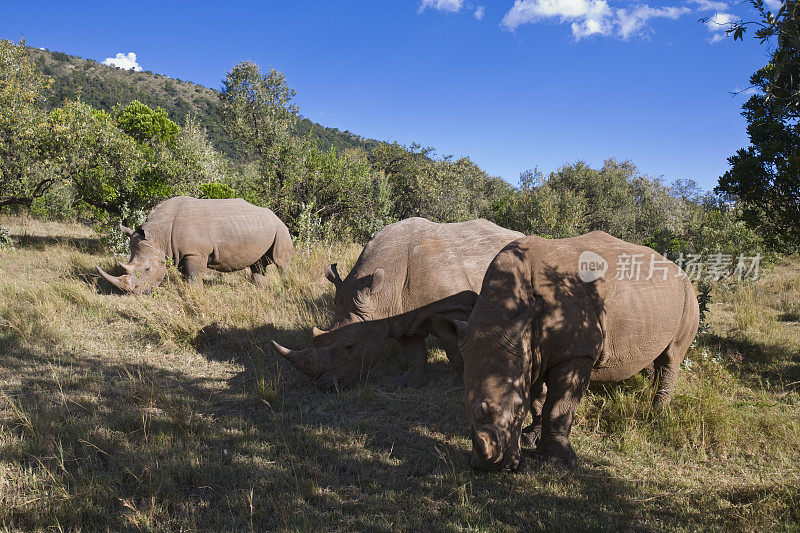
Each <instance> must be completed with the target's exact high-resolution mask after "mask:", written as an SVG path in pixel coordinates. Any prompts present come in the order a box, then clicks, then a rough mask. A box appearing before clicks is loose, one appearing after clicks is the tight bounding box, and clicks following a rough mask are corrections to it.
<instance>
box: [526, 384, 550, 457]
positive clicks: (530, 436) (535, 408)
mask: <svg viewBox="0 0 800 533" xmlns="http://www.w3.org/2000/svg"><path fill="white" fill-rule="evenodd" d="M545 398H547V385H545V384H544V379H539V380H538V381H536V382H535V383H534V384H533V386H532V387H531V417H532V418H533V420H532V421H531V424H530V425H529V426H528V427H526V428H524V429H523V430H522V444H523V445H524V446H527V447H530V448H535V447H536V444H537V443H538V442H539V439H540V438H541V437H542V409H543V408H544V401H545Z"/></svg>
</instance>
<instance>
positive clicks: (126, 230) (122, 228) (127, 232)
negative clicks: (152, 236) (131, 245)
mask: <svg viewBox="0 0 800 533" xmlns="http://www.w3.org/2000/svg"><path fill="white" fill-rule="evenodd" d="M119 230H120V231H121V232H122V233H123V234H124V235H127V236H128V237H130V236H132V235H133V234H134V233H136V232H135V231H133V230H132V229H131V228H128V227H125V226H123V225H122V222H120V223H119Z"/></svg>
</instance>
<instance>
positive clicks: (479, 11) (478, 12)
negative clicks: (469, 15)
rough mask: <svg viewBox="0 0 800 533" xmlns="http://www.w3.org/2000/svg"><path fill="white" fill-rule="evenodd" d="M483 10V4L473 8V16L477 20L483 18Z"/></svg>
mask: <svg viewBox="0 0 800 533" xmlns="http://www.w3.org/2000/svg"><path fill="white" fill-rule="evenodd" d="M485 11H486V10H485V9H484V8H483V6H478V7H477V9H475V18H476V19H478V20H483V15H484V12H485Z"/></svg>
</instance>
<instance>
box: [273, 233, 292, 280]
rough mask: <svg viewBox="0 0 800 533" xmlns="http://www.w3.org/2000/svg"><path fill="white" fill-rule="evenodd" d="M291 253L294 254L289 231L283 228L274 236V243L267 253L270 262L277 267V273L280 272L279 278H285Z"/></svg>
mask: <svg viewBox="0 0 800 533" xmlns="http://www.w3.org/2000/svg"><path fill="white" fill-rule="evenodd" d="M292 252H294V247H293V246H292V236H291V235H289V230H287V229H286V228H285V227H283V228H279V230H278V232H277V233H276V234H275V242H274V243H273V244H272V248H271V249H270V251H269V252H267V253H268V254H269V255H270V259H271V260H272V262H273V263H275V266H276V267H278V272H280V274H281V276H285V275H286V273H287V272H288V270H289V264H290V263H291V261H292Z"/></svg>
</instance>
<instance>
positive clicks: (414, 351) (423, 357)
mask: <svg viewBox="0 0 800 533" xmlns="http://www.w3.org/2000/svg"><path fill="white" fill-rule="evenodd" d="M399 340H400V345H401V346H402V347H403V354H404V355H405V357H406V359H408V362H409V367H408V370H407V371H406V373H405V374H403V375H402V376H400V377H399V378H397V379H396V380H395V382H394V384H395V385H396V386H398V387H421V386H422V385H424V384H425V383H426V382H427V381H428V376H427V372H426V368H425V367H426V365H427V364H428V348H427V347H426V346H425V337H412V338H403V339H399Z"/></svg>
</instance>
